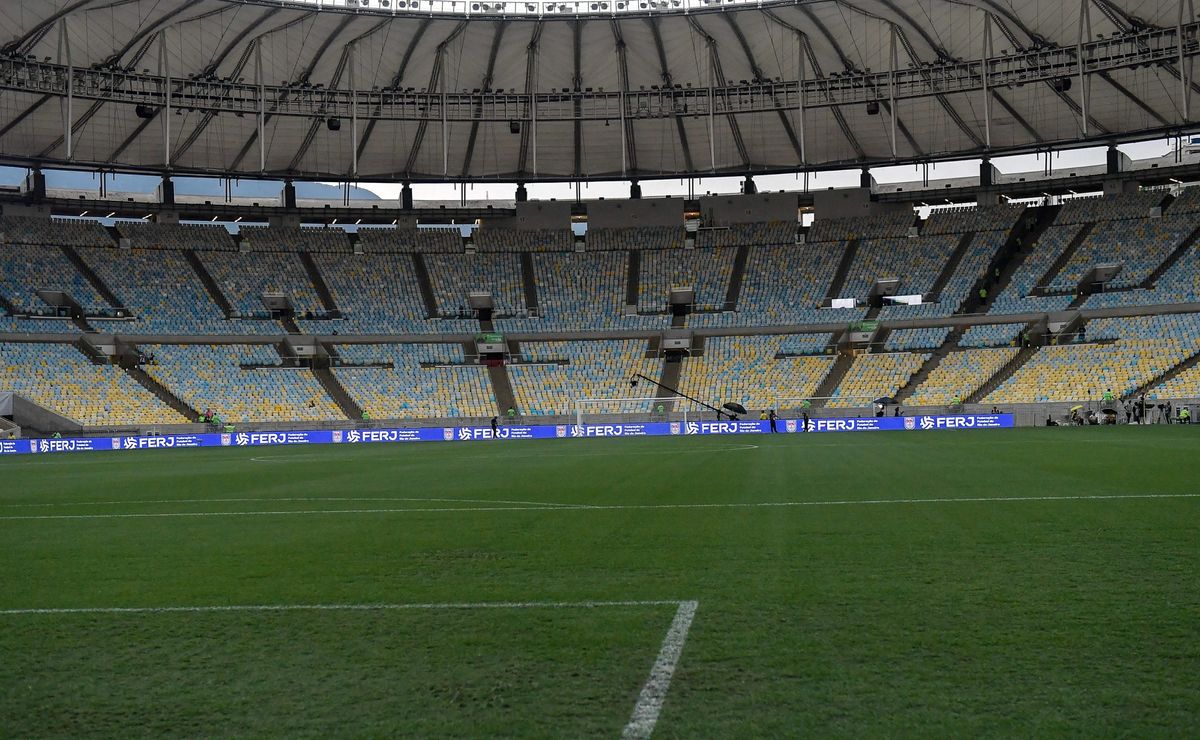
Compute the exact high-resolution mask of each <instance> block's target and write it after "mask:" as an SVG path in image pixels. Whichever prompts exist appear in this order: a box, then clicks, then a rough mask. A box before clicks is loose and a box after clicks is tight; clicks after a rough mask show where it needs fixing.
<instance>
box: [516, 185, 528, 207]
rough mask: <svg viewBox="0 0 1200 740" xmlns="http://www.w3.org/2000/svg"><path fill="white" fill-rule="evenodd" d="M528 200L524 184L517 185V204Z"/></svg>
mask: <svg viewBox="0 0 1200 740" xmlns="http://www.w3.org/2000/svg"><path fill="white" fill-rule="evenodd" d="M528 200H529V191H528V190H526V189H525V183H523V182H519V183H517V202H518V203H525V202H526V201H528Z"/></svg>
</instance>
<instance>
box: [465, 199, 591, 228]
mask: <svg viewBox="0 0 1200 740" xmlns="http://www.w3.org/2000/svg"><path fill="white" fill-rule="evenodd" d="M516 211H517V213H516V215H515V216H512V217H511V218H500V217H497V218H489V219H485V220H484V221H483V224H482V226H483V228H485V229H486V228H489V227H490V228H498V229H519V230H524V231H534V230H537V229H569V228H571V204H570V203H569V202H567V201H556V200H544V201H534V202H527V203H517V204H516Z"/></svg>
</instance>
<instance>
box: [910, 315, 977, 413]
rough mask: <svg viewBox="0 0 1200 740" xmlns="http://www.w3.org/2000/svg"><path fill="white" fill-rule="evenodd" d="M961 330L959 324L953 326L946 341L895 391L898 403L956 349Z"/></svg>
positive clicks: (960, 337) (911, 392) (961, 333)
mask: <svg viewBox="0 0 1200 740" xmlns="http://www.w3.org/2000/svg"><path fill="white" fill-rule="evenodd" d="M963 331H964V330H963V328H962V327H961V326H959V327H955V328H954V329H953V330H952V331H951V332H950V336H948V337H947V338H946V341H945V342H943V343H942V346H941V347H938V348H937V349H935V350H934V351H933V352H932V353H931V354H930V355H929V359H928V360H926V361H925V362H924V363H923V364H922V365H921V368H920V369H919V370H917V372H916V373H915V374H913V376H912V377H911V378H909V380H908V383H907V384H906V385H905V386H904V387H902V388H901V389H900V390H898V391H896V396H895V398H896V401H897V402H898V403H904V402H905V401H907V400H908V399H909V397H910V396H912V394H913V392H914V391H916V390H917V388H918V386H920V385H921V384H922V383H924V382H925V381H926V380H927V379H928V378H929V375H930V373H932V372H933V371H934V370H936V369H937V367H938V365H941V364H942V360H944V359H946V358H947V357H949V356H950V353H951V352H953V351H955V350H957V349H958V342H959V340H961V339H962V335H963Z"/></svg>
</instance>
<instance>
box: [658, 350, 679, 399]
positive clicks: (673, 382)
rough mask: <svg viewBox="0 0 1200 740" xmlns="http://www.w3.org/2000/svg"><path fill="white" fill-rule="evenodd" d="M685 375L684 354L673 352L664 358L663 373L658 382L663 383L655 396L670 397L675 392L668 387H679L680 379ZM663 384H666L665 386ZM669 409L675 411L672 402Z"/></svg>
mask: <svg viewBox="0 0 1200 740" xmlns="http://www.w3.org/2000/svg"><path fill="white" fill-rule="evenodd" d="M682 376H683V357H682V355H680V354H678V353H675V352H672V353H671V354H670V356H668V357H665V358H663V366H662V373H661V374H660V375H659V378H658V382H659V383H660V384H661V385H660V386H659V388H657V389H656V392H655V394H654V397H655V398H670V397H672V396H673V395H674V394H672V393H671V391H668V390H667V389H666V388H675V389H676V390H678V388H679V379H680V378H681V377H682ZM662 386H666V388H663V387H662ZM666 407H667V410H668V411H675V410H676V409H674V408H673V407H672V405H671V404H667V405H666Z"/></svg>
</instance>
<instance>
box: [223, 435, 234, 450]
mask: <svg viewBox="0 0 1200 740" xmlns="http://www.w3.org/2000/svg"><path fill="white" fill-rule="evenodd" d="M231 444H233V435H232V434H222V435H221V446H222V447H228V446H229V445H231Z"/></svg>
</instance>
